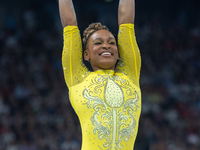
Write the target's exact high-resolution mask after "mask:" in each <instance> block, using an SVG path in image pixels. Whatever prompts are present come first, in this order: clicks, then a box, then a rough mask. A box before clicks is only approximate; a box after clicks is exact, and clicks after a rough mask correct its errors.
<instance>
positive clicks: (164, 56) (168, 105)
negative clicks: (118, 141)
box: [0, 3, 200, 150]
mask: <svg viewBox="0 0 200 150" xmlns="http://www.w3.org/2000/svg"><path fill="white" fill-rule="evenodd" d="M112 4H113V5H116V6H117V4H116V3H112ZM101 5H103V4H102V3H101ZM109 5H111V4H109ZM54 7H55V8H54ZM56 7H57V5H55V6H52V5H51V6H46V8H45V9H40V13H38V10H36V9H33V8H30V9H26V10H24V11H23V13H22V14H21V18H20V22H21V24H20V26H17V25H16V24H15V18H14V17H13V18H14V19H13V18H12V15H11V17H8V18H7V20H6V26H4V27H3V28H1V29H0V150H80V147H81V129H80V125H79V121H78V118H77V116H76V114H75V113H74V110H73V108H72V107H71V105H70V102H69V99H68V89H67V87H66V84H65V81H64V77H63V71H62V65H61V55H62V44H63V39H62V27H61V25H60V20H59V17H58V11H57V8H56ZM77 7H78V8H80V7H81V6H77ZM85 7H86V6H85ZM92 8H94V9H95V10H96V8H98V7H93V6H92V5H90V7H89V6H88V10H87V11H90V10H91V11H92ZM138 9H139V8H138ZM43 11H44V12H43ZM80 11H81V10H78V14H77V16H78V20H80V21H81V22H82V20H84V19H83V18H84V17H85V18H87V15H88V12H87V11H86V12H85V13H82V14H79V12H80ZM96 11H97V12H94V13H93V14H97V15H95V16H93V15H91V16H90V17H89V18H87V19H86V20H85V22H82V24H81V23H80V29H81V31H82V29H83V28H85V27H86V25H88V24H89V23H91V22H93V21H96V20H100V21H101V22H102V23H103V24H106V25H107V24H108V26H109V27H110V28H111V30H113V31H115V30H116V28H117V24H116V23H117V22H116V23H115V24H113V22H111V23H109V22H110V20H109V19H104V18H105V14H104V15H103V14H102V15H101V13H100V12H101V10H96ZM98 12H99V14H98ZM107 12H109V11H107ZM56 13H57V16H53V17H51V14H56ZM104 13H105V11H104ZM42 15H45V16H43V17H42ZM84 15H85V16H84ZM99 16H101V17H99ZM111 16H112V14H111ZM111 16H110V17H111ZM95 17H96V20H93V18H95ZM198 19H199V20H198ZM198 19H197V20H196V22H195V23H194V24H193V25H188V24H187V23H186V22H185V21H187V19H184V15H183V14H182V13H181V12H180V15H179V16H178V18H176V19H174V20H173V19H172V20H170V21H168V22H166V20H163V18H162V17H161V16H159V15H158V14H156V15H155V14H152V16H151V17H150V18H149V17H148V16H145V15H144V14H141V15H140V14H138V16H137V15H136V22H135V31H136V38H137V42H138V45H139V48H140V51H141V56H142V69H141V78H140V85H141V90H142V104H143V106H142V114H141V119H140V125H139V132H138V136H137V140H136V143H135V150H199V149H200V119H199V114H200V80H199V77H200V71H199V70H200V51H199V49H200V18H198ZM113 20H114V21H117V17H114V19H113Z"/></svg>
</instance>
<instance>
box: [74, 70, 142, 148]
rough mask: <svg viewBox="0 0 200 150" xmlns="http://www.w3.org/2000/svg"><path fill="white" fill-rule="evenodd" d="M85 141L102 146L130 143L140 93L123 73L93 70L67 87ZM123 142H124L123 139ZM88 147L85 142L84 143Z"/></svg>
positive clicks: (135, 127)
mask: <svg viewBox="0 0 200 150" xmlns="http://www.w3.org/2000/svg"><path fill="white" fill-rule="evenodd" d="M70 101H71V103H72V106H73V108H74V109H75V111H76V113H77V115H78V117H79V120H80V123H81V126H82V133H83V145H84V144H85V143H91V142H88V141H93V143H96V144H97V143H98V145H96V146H98V147H101V149H105V148H107V149H121V148H123V147H124V146H122V145H125V143H126V142H128V141H130V142H129V144H127V143H126V145H128V146H130V145H131V147H132V145H133V141H134V139H135V136H136V133H137V124H138V120H139V116H140V111H141V93H140V89H139V88H138V87H136V86H135V85H134V84H133V82H132V81H131V80H129V79H128V77H127V76H125V75H124V74H104V73H101V74H100V73H98V74H97V73H96V74H95V73H94V74H91V75H89V76H88V77H87V78H86V79H85V80H84V82H82V83H81V84H78V85H77V86H74V87H72V88H70ZM124 142H125V143H124ZM86 147H87V146H86Z"/></svg>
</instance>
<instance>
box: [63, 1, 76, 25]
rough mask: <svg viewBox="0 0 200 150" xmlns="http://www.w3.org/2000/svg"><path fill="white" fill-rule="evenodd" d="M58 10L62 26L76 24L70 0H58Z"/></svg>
mask: <svg viewBox="0 0 200 150" xmlns="http://www.w3.org/2000/svg"><path fill="white" fill-rule="evenodd" d="M59 11H60V18H61V22H62V25H63V27H65V26H68V25H75V26H77V20H76V13H75V11H74V6H73V2H72V0H59Z"/></svg>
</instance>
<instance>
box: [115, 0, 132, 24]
mask: <svg viewBox="0 0 200 150" xmlns="http://www.w3.org/2000/svg"><path fill="white" fill-rule="evenodd" d="M134 19H135V0H120V1H119V9H118V24H119V26H120V25H121V24H125V23H134Z"/></svg>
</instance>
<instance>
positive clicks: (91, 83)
mask: <svg viewBox="0 0 200 150" xmlns="http://www.w3.org/2000/svg"><path fill="white" fill-rule="evenodd" d="M59 9H60V16H61V22H62V25H63V27H64V32H63V36H64V46H63V54H62V65H63V71H64V77H65V81H66V84H67V86H68V88H69V97H70V102H71V105H72V107H73V108H74V110H75V112H76V113H77V115H78V117H79V120H80V124H81V130H82V148H81V150H133V148H134V143H135V139H136V135H137V131H138V122H139V117H140V112H141V91H140V86H139V76H140V66H141V57H140V52H139V49H138V46H137V43H136V39H135V33H134V24H133V23H134V16H135V2H134V0H120V2H119V10H118V11H119V12H118V20H119V21H118V24H119V34H118V46H117V44H116V40H115V38H114V36H113V35H112V34H111V33H110V32H109V31H108V29H107V28H106V27H105V26H102V25H101V24H100V23H93V24H91V25H90V26H89V27H88V28H87V29H86V30H85V31H84V35H83V42H84V44H85V46H84V50H85V51H84V60H86V61H88V62H90V64H91V66H92V69H93V71H89V70H88V69H87V67H86V66H85V65H84V64H83V61H82V42H81V37H80V34H79V29H78V27H77V21H76V15H75V11H74V8H73V3H72V0H59ZM118 53H119V54H120V59H119V55H118ZM118 60H119V62H118V63H117V61H118ZM116 63H117V64H116Z"/></svg>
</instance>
